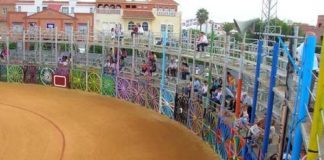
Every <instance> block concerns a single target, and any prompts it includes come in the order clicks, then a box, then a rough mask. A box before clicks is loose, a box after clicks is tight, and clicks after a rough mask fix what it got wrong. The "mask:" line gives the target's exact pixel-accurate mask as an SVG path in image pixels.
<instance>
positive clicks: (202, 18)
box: [196, 8, 209, 31]
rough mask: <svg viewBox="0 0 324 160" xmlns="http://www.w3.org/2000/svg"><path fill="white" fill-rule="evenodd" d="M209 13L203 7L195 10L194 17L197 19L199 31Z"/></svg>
mask: <svg viewBox="0 0 324 160" xmlns="http://www.w3.org/2000/svg"><path fill="white" fill-rule="evenodd" d="M208 16H209V13H208V11H207V10H206V9H205V8H201V9H199V10H198V11H197V13H196V18H197V20H198V23H199V26H200V31H201V26H202V25H203V24H204V23H206V21H207V20H208V18H209V17H208Z"/></svg>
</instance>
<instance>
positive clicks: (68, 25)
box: [64, 23, 72, 33]
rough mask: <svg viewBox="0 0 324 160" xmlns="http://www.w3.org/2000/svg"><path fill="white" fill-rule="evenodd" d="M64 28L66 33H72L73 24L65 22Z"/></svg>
mask: <svg viewBox="0 0 324 160" xmlns="http://www.w3.org/2000/svg"><path fill="white" fill-rule="evenodd" d="M64 30H65V32H66V33H71V32H72V24H71V23H65V24H64Z"/></svg>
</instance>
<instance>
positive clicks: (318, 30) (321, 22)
mask: <svg viewBox="0 0 324 160" xmlns="http://www.w3.org/2000/svg"><path fill="white" fill-rule="evenodd" d="M299 27H300V29H301V31H303V32H304V33H306V32H314V33H315V34H316V36H317V42H318V43H320V42H322V41H323V33H324V15H319V16H318V17H317V24H316V26H312V25H309V24H299Z"/></svg>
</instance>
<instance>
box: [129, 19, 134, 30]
mask: <svg viewBox="0 0 324 160" xmlns="http://www.w3.org/2000/svg"><path fill="white" fill-rule="evenodd" d="M133 27H134V22H132V21H130V22H128V30H132V29H133Z"/></svg>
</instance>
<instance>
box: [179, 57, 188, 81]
mask: <svg viewBox="0 0 324 160" xmlns="http://www.w3.org/2000/svg"><path fill="white" fill-rule="evenodd" d="M180 71H181V79H182V80H187V75H189V74H190V73H189V66H188V63H187V62H185V61H183V62H182V64H181V67H180Z"/></svg>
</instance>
